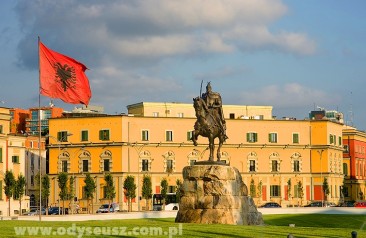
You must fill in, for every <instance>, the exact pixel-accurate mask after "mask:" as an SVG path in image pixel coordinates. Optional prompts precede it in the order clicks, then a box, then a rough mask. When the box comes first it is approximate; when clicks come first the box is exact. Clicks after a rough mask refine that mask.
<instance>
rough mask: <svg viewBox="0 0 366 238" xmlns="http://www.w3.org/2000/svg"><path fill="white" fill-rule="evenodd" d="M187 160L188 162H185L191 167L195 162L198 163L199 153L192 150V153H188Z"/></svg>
mask: <svg viewBox="0 0 366 238" xmlns="http://www.w3.org/2000/svg"><path fill="white" fill-rule="evenodd" d="M187 158H188V161H187V163H188V165H190V166H192V165H194V163H195V162H196V161H199V159H200V153H199V151H198V150H193V151H191V152H189V154H188V156H187Z"/></svg>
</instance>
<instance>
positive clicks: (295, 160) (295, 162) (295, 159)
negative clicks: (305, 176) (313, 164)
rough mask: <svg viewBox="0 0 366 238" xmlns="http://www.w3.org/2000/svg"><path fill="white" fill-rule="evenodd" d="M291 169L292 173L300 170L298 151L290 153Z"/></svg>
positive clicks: (300, 158)
mask: <svg viewBox="0 0 366 238" xmlns="http://www.w3.org/2000/svg"><path fill="white" fill-rule="evenodd" d="M291 169H292V172H293V173H296V172H302V157H301V154H300V153H298V152H295V153H294V154H293V155H291Z"/></svg>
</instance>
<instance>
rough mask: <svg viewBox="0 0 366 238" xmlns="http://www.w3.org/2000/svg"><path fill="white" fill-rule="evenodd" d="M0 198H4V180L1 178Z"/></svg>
mask: <svg viewBox="0 0 366 238" xmlns="http://www.w3.org/2000/svg"><path fill="white" fill-rule="evenodd" d="M0 190H1V192H0V200H3V181H1V180H0Z"/></svg>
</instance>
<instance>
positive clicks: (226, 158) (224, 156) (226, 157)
mask: <svg viewBox="0 0 366 238" xmlns="http://www.w3.org/2000/svg"><path fill="white" fill-rule="evenodd" d="M220 154H221V158H220V161H222V162H225V164H230V155H229V153H227V152H226V151H221V152H220Z"/></svg>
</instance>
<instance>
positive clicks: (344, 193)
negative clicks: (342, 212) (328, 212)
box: [342, 187, 349, 198]
mask: <svg viewBox="0 0 366 238" xmlns="http://www.w3.org/2000/svg"><path fill="white" fill-rule="evenodd" d="M342 193H343V196H344V197H345V198H347V197H349V193H348V187H343V188H342Z"/></svg>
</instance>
